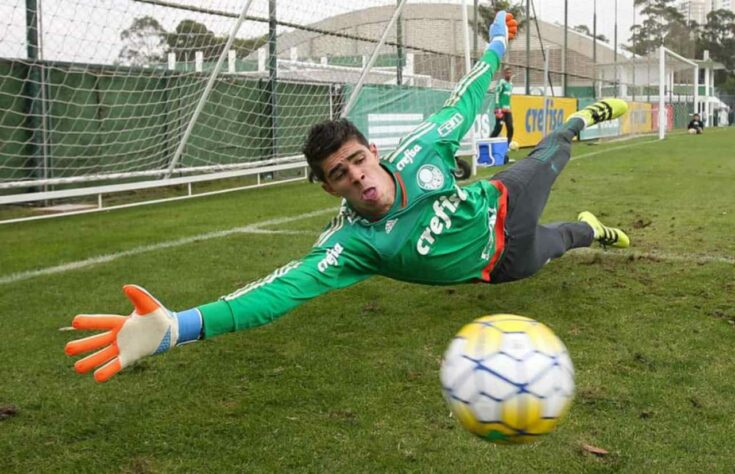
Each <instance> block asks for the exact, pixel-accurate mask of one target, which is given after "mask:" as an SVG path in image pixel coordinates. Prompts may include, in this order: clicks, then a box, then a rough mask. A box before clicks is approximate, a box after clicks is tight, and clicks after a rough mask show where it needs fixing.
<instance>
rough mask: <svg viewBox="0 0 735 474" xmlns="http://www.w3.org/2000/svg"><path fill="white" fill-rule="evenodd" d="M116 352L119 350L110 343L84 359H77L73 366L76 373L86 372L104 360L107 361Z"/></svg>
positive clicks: (116, 353)
mask: <svg viewBox="0 0 735 474" xmlns="http://www.w3.org/2000/svg"><path fill="white" fill-rule="evenodd" d="M118 353H119V352H118V349H117V345H116V344H110V345H109V346H107V347H105V348H104V349H102V350H101V351H97V352H95V353H94V354H92V355H91V356H87V357H85V358H84V359H80V360H78V361H77V362H76V363H75V364H74V368H75V369H76V371H77V372H78V373H80V374H86V373H87V372H89V371H90V370H92V369H94V368H95V367H99V366H100V365H102V364H104V363H105V362H108V361H109V360H110V359H112V358H114V357H115V356H116V355H118Z"/></svg>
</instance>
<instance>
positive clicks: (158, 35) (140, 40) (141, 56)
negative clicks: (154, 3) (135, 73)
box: [118, 16, 168, 66]
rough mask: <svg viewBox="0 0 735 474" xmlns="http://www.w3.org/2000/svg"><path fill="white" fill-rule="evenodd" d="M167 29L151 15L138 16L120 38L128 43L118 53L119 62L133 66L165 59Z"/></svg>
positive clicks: (159, 61)
mask: <svg viewBox="0 0 735 474" xmlns="http://www.w3.org/2000/svg"><path fill="white" fill-rule="evenodd" d="M166 37H167V33H166V30H165V29H164V28H163V27H162V26H161V24H160V23H158V20H156V19H155V18H153V17H151V16H144V17H140V18H136V19H134V20H133V23H132V24H131V25H130V27H129V28H128V29H126V30H123V32H122V33H120V39H121V40H123V41H125V42H126V43H127V44H125V45H124V46H123V48H122V49H121V50H120V54H119V55H118V62H119V63H121V64H130V65H133V66H147V65H149V64H155V63H162V62H164V61H165V58H166V53H167V51H168V46H167V44H166Z"/></svg>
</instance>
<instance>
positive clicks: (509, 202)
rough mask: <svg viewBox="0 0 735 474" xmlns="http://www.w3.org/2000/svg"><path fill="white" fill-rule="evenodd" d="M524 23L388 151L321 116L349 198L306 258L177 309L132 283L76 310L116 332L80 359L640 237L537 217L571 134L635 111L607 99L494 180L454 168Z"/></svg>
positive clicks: (499, 26) (505, 275)
mask: <svg viewBox="0 0 735 474" xmlns="http://www.w3.org/2000/svg"><path fill="white" fill-rule="evenodd" d="M516 30H517V25H516V22H515V21H514V20H513V18H512V17H511V16H510V15H507V14H506V13H505V12H499V13H498V14H497V16H496V17H495V21H494V22H493V24H492V25H491V26H490V38H491V40H490V43H489V44H488V47H487V50H486V51H485V53H484V55H483V56H482V58H480V60H479V61H478V63H477V64H476V65H475V67H474V68H473V69H472V71H471V72H470V73H469V74H468V75H467V76H466V77H465V78H464V79H462V81H461V82H460V83H459V84H458V85H457V87H456V89H455V90H454V92H453V93H452V94H451V95H450V97H449V99H448V100H447V101H446V103H445V104H444V106H443V108H442V109H441V110H439V111H438V112H437V113H436V114H434V115H432V116H431V117H429V118H428V119H427V120H426V121H425V122H423V123H422V124H421V125H419V126H418V127H417V128H416V129H415V130H414V131H413V132H411V133H410V134H408V135H407V136H406V137H404V138H403V140H402V141H401V142H400V144H399V146H398V148H397V149H396V150H395V151H394V152H392V153H391V154H389V155H388V156H386V157H383V158H382V160H379V159H378V156H377V149H376V147H375V145H374V144H369V143H368V142H367V140H366V139H365V137H364V136H363V135H362V134H361V133H360V132H359V130H357V128H355V126H354V125H352V124H351V123H350V122H349V121H347V120H335V121H327V122H324V123H321V124H317V125H315V126H314V127H313V128H312V130H311V132H310V134H309V137H308V139H307V142H306V144H305V146H304V154H305V155H306V158H307V161H308V163H309V166H310V168H311V171H312V172H313V173H314V175H315V176H316V178H318V179H319V180H320V181H321V185H322V187H323V188H324V190H325V191H327V192H328V193H330V194H333V195H335V196H338V197H341V198H342V199H343V201H342V202H343V204H342V206H341V209H340V211H339V212H338V214H337V216H336V217H335V218H334V219H333V220H332V222H331V223H330V224H329V225H328V226H326V228H325V229H324V232H323V233H322V234H321V236H320V237H319V238H318V240H317V242H316V243H315V244H314V247H313V248H312V250H311V252H310V253H309V254H308V255H306V256H305V257H303V258H301V259H299V260H296V261H293V262H291V263H288V264H286V265H285V266H283V267H281V268H279V269H277V270H276V271H274V272H273V273H271V274H270V275H268V276H266V277H265V278H263V279H261V280H258V281H255V282H252V283H250V284H249V285H247V286H245V287H244V288H241V289H239V290H237V291H235V292H234V293H232V294H230V295H227V296H225V297H223V298H222V299H220V300H218V301H215V302H212V303H208V304H204V305H202V306H198V307H196V308H192V309H189V310H186V311H181V312H178V313H175V312H172V311H169V310H168V309H166V308H165V307H164V306H162V305H161V303H159V302H158V301H157V300H156V299H155V298H154V297H152V296H151V295H150V294H149V293H148V292H146V291H145V290H143V289H142V288H140V287H138V286H134V285H127V286H125V288H124V290H125V292H126V294H127V295H128V297H129V298H130V300H131V301H132V303H133V306H134V311H133V313H132V314H131V315H130V316H116V315H78V316H76V317H75V318H74V321H73V323H72V324H73V326H74V327H75V328H77V329H88V330H105V332H103V333H101V334H97V335H93V336H90V337H87V338H84V339H79V340H76V341H72V342H69V343H68V344H67V346H66V353H67V354H69V355H77V354H81V353H83V352H88V351H93V350H96V349H100V350H99V351H97V352H96V353H94V354H92V355H90V356H87V357H85V358H83V359H80V360H78V361H77V362H76V364H75V368H76V370H77V371H78V372H80V373H86V372H89V371H92V370H94V369H95V368H96V371H95V372H94V378H95V379H96V380H97V381H100V382H103V381H106V380H108V379H109V378H110V377H112V376H113V375H114V374H115V373H117V372H118V371H119V370H121V369H122V368H125V367H127V366H129V365H131V364H133V363H135V362H136V361H137V360H139V359H141V358H143V357H145V356H148V355H151V354H157V353H161V352H164V351H167V350H169V349H170V348H172V347H174V346H176V345H179V344H183V343H186V342H192V341H196V340H198V339H202V338H211V337H214V336H217V335H220V334H224V333H228V332H232V331H238V330H242V329H247V328H252V327H256V326H260V325H263V324H267V323H270V322H272V321H273V320H275V319H276V318H278V317H280V316H281V315H283V314H285V313H287V312H288V311H290V310H292V309H293V308H295V307H296V306H298V305H300V304H302V303H305V302H307V301H309V300H310V299H312V298H315V297H317V296H319V295H322V294H324V293H326V292H328V291H331V290H334V289H337V288H344V287H347V286H350V285H353V284H355V283H358V282H360V281H362V280H365V279H366V278H369V277H370V276H373V275H383V276H387V277H391V278H394V279H397V280H403V281H410V282H415V283H424V284H430V285H443V284H457V283H470V282H485V283H503V282H508V281H513V280H519V279H522V278H525V277H528V276H531V275H533V274H534V273H535V272H536V271H538V270H539V269H540V268H541V267H542V266H543V265H544V264H546V263H547V262H548V261H549V260H551V259H554V258H557V257H560V256H561V255H563V254H564V253H565V252H566V251H567V250H569V249H572V248H576V247H587V246H590V245H591V244H592V243H593V242H594V241H597V242H600V243H602V244H605V245H615V246H618V247H627V246H628V237H627V236H626V235H625V234H624V233H623V232H622V231H620V230H618V229H613V228H609V227H605V226H603V225H602V224H601V223H600V222H599V221H598V220H597V219H596V218H595V217H594V216H593V215H592V214H590V213H582V214H580V216H579V221H575V222H564V223H557V224H550V225H539V224H538V220H539V217H540V215H541V213H542V211H543V208H544V205H545V203H546V200H547V198H548V195H549V192H550V190H551V185H552V184H553V183H554V181H555V179H556V177H557V175H558V174H559V173H560V172H561V171H562V169H563V168H564V166H565V165H566V164H567V162H568V161H569V157H570V151H571V140H572V138H573V137H574V136H575V135H576V134H577V133H579V132H580V131H581V130H582V129H583V128H584V127H585V126H587V125H591V124H595V123H597V122H599V121H601V120H608V119H612V118H615V117H618V116H620V115H621V114H623V113H624V112H625V110H626V108H627V106H626V104H625V102H622V101H619V100H607V101H603V102H599V103H597V104H593V105H591V106H589V107H587V108H586V109H584V110H582V111H580V112H577V113H576V114H574V115H573V116H572V117H571V118H570V119H569V120H567V122H566V123H565V124H564V125H562V126H561V127H560V128H559V129H557V130H556V131H555V132H554V133H552V134H550V135H549V136H548V137H547V138H546V139H544V141H542V142H541V143H540V144H539V146H538V147H537V148H536V149H535V150H534V151H533V152H532V154H531V155H530V156H529V157H528V158H527V159H524V160H522V161H520V162H519V163H517V164H515V165H514V166H512V167H510V168H508V169H506V170H504V171H502V172H500V173H499V174H497V175H496V176H495V177H494V178H493V179H491V180H489V181H480V182H475V183H473V184H470V185H469V186H466V187H463V188H462V187H459V186H458V185H457V184H456V183H455V181H454V178H453V176H452V169H453V167H454V166H455V161H454V155H455V152H456V150H457V149H458V147H459V143H460V140H461V138H462V137H463V136H464V135H465V133H466V132H467V131H468V130H469V128H470V127H471V126H472V122H473V118H474V117H475V116H476V114H477V113H478V111H479V110H480V107H481V106H482V102H483V98H484V96H485V93H486V91H487V89H488V86H489V84H490V79H491V78H492V76H493V73H494V72H495V70H496V69H497V67H498V64H499V63H500V60H501V58H502V57H503V54H504V53H505V49H506V46H507V41H508V39H509V38H512V37H513V36H514V35H515V33H516Z"/></svg>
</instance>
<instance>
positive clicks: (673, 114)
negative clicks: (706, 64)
mask: <svg viewBox="0 0 735 474" xmlns="http://www.w3.org/2000/svg"><path fill="white" fill-rule="evenodd" d="M698 78H699V68H698V65H697V63H696V62H695V61H694V60H691V59H687V58H684V57H683V56H681V55H679V54H677V53H675V52H673V51H671V50H670V49H668V48H666V47H663V46H661V47H659V48H656V49H655V50H653V51H652V52H650V53H649V54H647V55H645V56H635V57H624V58H621V59H619V60H618V61H617V62H615V63H605V64H598V65H597V66H596V67H595V84H596V91H595V93H596V96H597V97H599V98H602V97H617V98H620V99H624V100H626V101H627V102H628V103H629V113H628V114H626V115H625V116H623V117H622V118H621V120H620V121H619V128H618V130H616V131H614V133H613V132H610V133H611V136H621V135H622V136H632V137H635V136H640V135H655V136H657V137H658V138H659V139H664V138H665V137H666V136H667V134H668V133H672V132H674V133H676V132H681V131H683V130H684V129H686V124H687V123H688V121H689V120H690V119H691V117H692V115H693V114H694V113H695V112H696V111H697V110H698V104H699V103H700V97H699V83H698Z"/></svg>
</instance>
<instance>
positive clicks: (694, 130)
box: [689, 128, 697, 135]
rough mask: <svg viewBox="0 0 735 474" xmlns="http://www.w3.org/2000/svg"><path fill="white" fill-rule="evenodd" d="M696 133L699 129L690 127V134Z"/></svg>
mask: <svg viewBox="0 0 735 474" xmlns="http://www.w3.org/2000/svg"><path fill="white" fill-rule="evenodd" d="M696 133H697V129H696V128H690V129H689V134H690V135H695V134H696Z"/></svg>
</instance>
